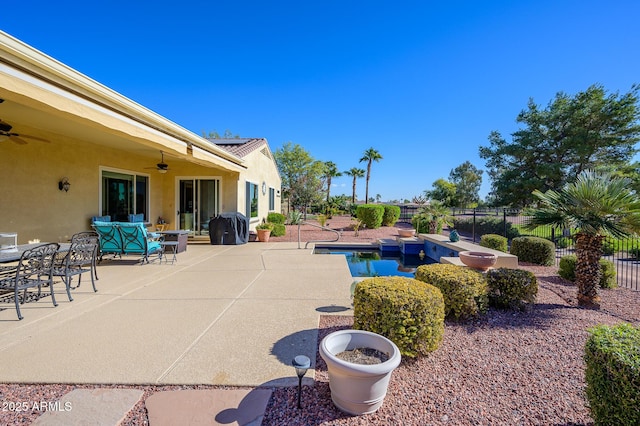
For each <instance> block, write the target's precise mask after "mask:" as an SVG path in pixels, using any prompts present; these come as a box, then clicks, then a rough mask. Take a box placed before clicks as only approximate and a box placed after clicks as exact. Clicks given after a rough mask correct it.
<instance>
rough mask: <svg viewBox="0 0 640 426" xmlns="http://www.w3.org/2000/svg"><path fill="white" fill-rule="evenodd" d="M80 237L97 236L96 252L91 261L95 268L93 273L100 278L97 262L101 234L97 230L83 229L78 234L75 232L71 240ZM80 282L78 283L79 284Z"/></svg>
mask: <svg viewBox="0 0 640 426" xmlns="http://www.w3.org/2000/svg"><path fill="white" fill-rule="evenodd" d="M80 238H95V239H96V252H95V254H94V256H93V259H92V262H91V269H92V270H93V275H94V276H95V278H96V280H97V279H98V269H97V268H96V262H97V259H98V252H99V251H100V235H98V233H97V232H95V231H82V232H78V233H76V234H73V235H72V236H71V242H73V240H75V239H80ZM79 285H80V284H78V286H79Z"/></svg>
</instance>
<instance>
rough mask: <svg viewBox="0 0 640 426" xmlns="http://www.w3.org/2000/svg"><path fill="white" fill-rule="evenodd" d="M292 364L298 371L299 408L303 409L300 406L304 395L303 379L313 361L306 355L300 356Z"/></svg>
mask: <svg viewBox="0 0 640 426" xmlns="http://www.w3.org/2000/svg"><path fill="white" fill-rule="evenodd" d="M291 364H292V365H293V366H294V368H295V369H296V374H297V376H298V408H302V405H301V404H300V398H301V395H302V378H303V377H304V375H305V374H306V373H307V370H308V369H309V367H311V360H310V359H309V357H307V356H305V355H298V356H296V357H295V358H294V359H293V361H291Z"/></svg>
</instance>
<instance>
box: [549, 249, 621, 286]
mask: <svg viewBox="0 0 640 426" xmlns="http://www.w3.org/2000/svg"><path fill="white" fill-rule="evenodd" d="M576 262H577V258H576V255H575V254H568V255H566V256H562V258H561V259H560V264H559V266H558V275H560V276H561V277H562V278H564V279H565V280H569V281H575V280H576ZM600 271H601V272H602V275H601V276H600V283H599V285H600V287H601V288H616V287H617V286H618V283H617V281H616V266H615V265H614V264H613V262H611V261H610V260H607V259H600Z"/></svg>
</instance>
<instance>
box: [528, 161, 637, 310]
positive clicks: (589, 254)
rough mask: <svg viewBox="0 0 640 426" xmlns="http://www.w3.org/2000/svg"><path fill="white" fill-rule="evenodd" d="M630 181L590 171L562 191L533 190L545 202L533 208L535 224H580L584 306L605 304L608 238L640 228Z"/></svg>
mask: <svg viewBox="0 0 640 426" xmlns="http://www.w3.org/2000/svg"><path fill="white" fill-rule="evenodd" d="M629 184H630V181H629V180H628V179H623V178H617V177H614V176H612V175H611V174H609V173H598V172H593V171H589V170H586V171H583V172H582V173H580V175H578V178H577V179H576V181H575V182H573V183H569V184H567V185H565V187H564V188H562V189H561V190H560V191H554V190H552V189H550V190H548V191H546V192H544V193H542V192H540V191H535V192H534V194H533V195H534V196H535V197H536V198H537V199H538V200H539V201H540V207H538V208H536V209H535V210H534V211H533V212H532V216H531V222H530V224H529V225H528V228H529V229H535V228H536V227H537V226H540V225H551V226H554V227H558V228H561V229H577V233H576V234H575V241H576V258H577V260H576V281H575V282H576V285H577V287H578V303H579V304H580V305H585V306H594V307H599V302H600V297H599V296H598V284H599V282H600V275H601V273H602V272H601V270H600V264H599V261H600V257H601V256H602V241H603V240H604V238H605V237H606V236H612V237H616V238H623V237H627V236H629V235H630V234H632V233H637V232H639V231H640V201H639V200H638V198H637V196H636V194H635V193H634V192H633V190H632V189H631V188H630V185H629Z"/></svg>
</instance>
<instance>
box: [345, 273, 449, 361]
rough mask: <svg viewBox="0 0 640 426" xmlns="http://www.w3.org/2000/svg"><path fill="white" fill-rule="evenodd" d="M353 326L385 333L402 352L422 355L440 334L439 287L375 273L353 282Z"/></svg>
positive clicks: (438, 340)
mask: <svg viewBox="0 0 640 426" xmlns="http://www.w3.org/2000/svg"><path fill="white" fill-rule="evenodd" d="M353 313H354V315H353V317H354V318H353V327H354V328H355V329H356V330H366V331H371V332H373V333H377V334H380V335H382V336H385V337H386V338H388V339H389V340H391V341H392V342H393V343H395V344H396V345H397V346H398V348H399V349H400V353H401V354H402V355H403V356H408V357H416V356H419V355H426V354H428V353H429V352H433V351H435V350H436V349H438V346H440V343H441V342H442V338H443V336H444V299H443V297H442V293H441V292H440V290H438V289H437V288H435V287H434V286H432V285H427V284H425V283H422V282H420V281H418V280H414V279H413V278H408V277H375V278H369V279H366V280H363V281H360V282H359V283H357V284H356V286H355V290H354V294H353Z"/></svg>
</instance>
